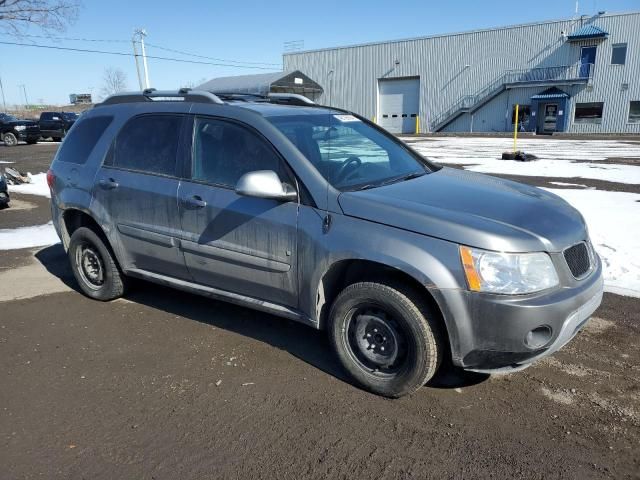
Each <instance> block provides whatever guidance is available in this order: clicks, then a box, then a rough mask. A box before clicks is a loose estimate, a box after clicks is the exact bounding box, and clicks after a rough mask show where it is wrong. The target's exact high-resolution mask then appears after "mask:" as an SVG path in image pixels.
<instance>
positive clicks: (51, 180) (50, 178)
mask: <svg viewBox="0 0 640 480" xmlns="http://www.w3.org/2000/svg"><path fill="white" fill-rule="evenodd" d="M55 182H56V176H55V175H54V173H53V171H51V169H49V170H47V185H49V190H53V185H54V183H55Z"/></svg>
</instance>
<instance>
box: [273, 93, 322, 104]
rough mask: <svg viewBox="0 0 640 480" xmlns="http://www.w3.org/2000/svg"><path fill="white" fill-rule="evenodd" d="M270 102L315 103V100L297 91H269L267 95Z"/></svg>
mask: <svg viewBox="0 0 640 480" xmlns="http://www.w3.org/2000/svg"><path fill="white" fill-rule="evenodd" d="M267 96H268V97H269V99H270V100H271V101H272V103H285V104H288V105H315V104H316V102H314V101H313V100H309V99H308V98H307V97H305V96H304V95H299V94H297V93H269V94H268V95H267Z"/></svg>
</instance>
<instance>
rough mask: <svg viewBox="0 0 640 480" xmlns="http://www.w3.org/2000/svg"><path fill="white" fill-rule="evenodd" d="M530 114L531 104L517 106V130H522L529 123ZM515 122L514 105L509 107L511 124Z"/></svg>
mask: <svg viewBox="0 0 640 480" xmlns="http://www.w3.org/2000/svg"><path fill="white" fill-rule="evenodd" d="M530 116H531V105H520V107H519V108H518V125H519V127H518V130H524V129H526V128H527V125H528V124H529V117H530ZM514 123H516V106H515V105H513V107H511V125H513V124H514Z"/></svg>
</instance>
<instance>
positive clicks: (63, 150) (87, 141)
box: [57, 117, 113, 164]
mask: <svg viewBox="0 0 640 480" xmlns="http://www.w3.org/2000/svg"><path fill="white" fill-rule="evenodd" d="M112 120H113V117H91V118H87V119H85V120H82V121H80V122H78V123H76V124H75V125H74V126H73V128H72V129H71V131H70V132H69V134H68V135H67V137H66V138H65V139H64V142H62V146H61V147H60V152H59V153H58V156H57V160H58V161H61V162H69V163H78V164H84V163H86V162H87V159H88V158H89V155H90V154H91V152H92V151H93V147H95V145H96V143H98V140H99V139H100V137H101V136H102V134H103V133H104V131H105V130H106V129H107V127H108V126H109V125H110V124H111V121H112Z"/></svg>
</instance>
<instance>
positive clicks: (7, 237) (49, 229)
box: [0, 222, 60, 250]
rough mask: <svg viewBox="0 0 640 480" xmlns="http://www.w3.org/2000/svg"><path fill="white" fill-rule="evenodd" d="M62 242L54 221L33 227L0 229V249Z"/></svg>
mask: <svg viewBox="0 0 640 480" xmlns="http://www.w3.org/2000/svg"><path fill="white" fill-rule="evenodd" d="M58 242H60V239H59V238H58V234H57V233H56V230H55V228H54V227H53V222H49V223H46V224H44V225H36V226H33V227H21V228H11V229H0V250H15V249H18V248H31V247H45V246H48V245H53V244H55V243H58Z"/></svg>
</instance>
